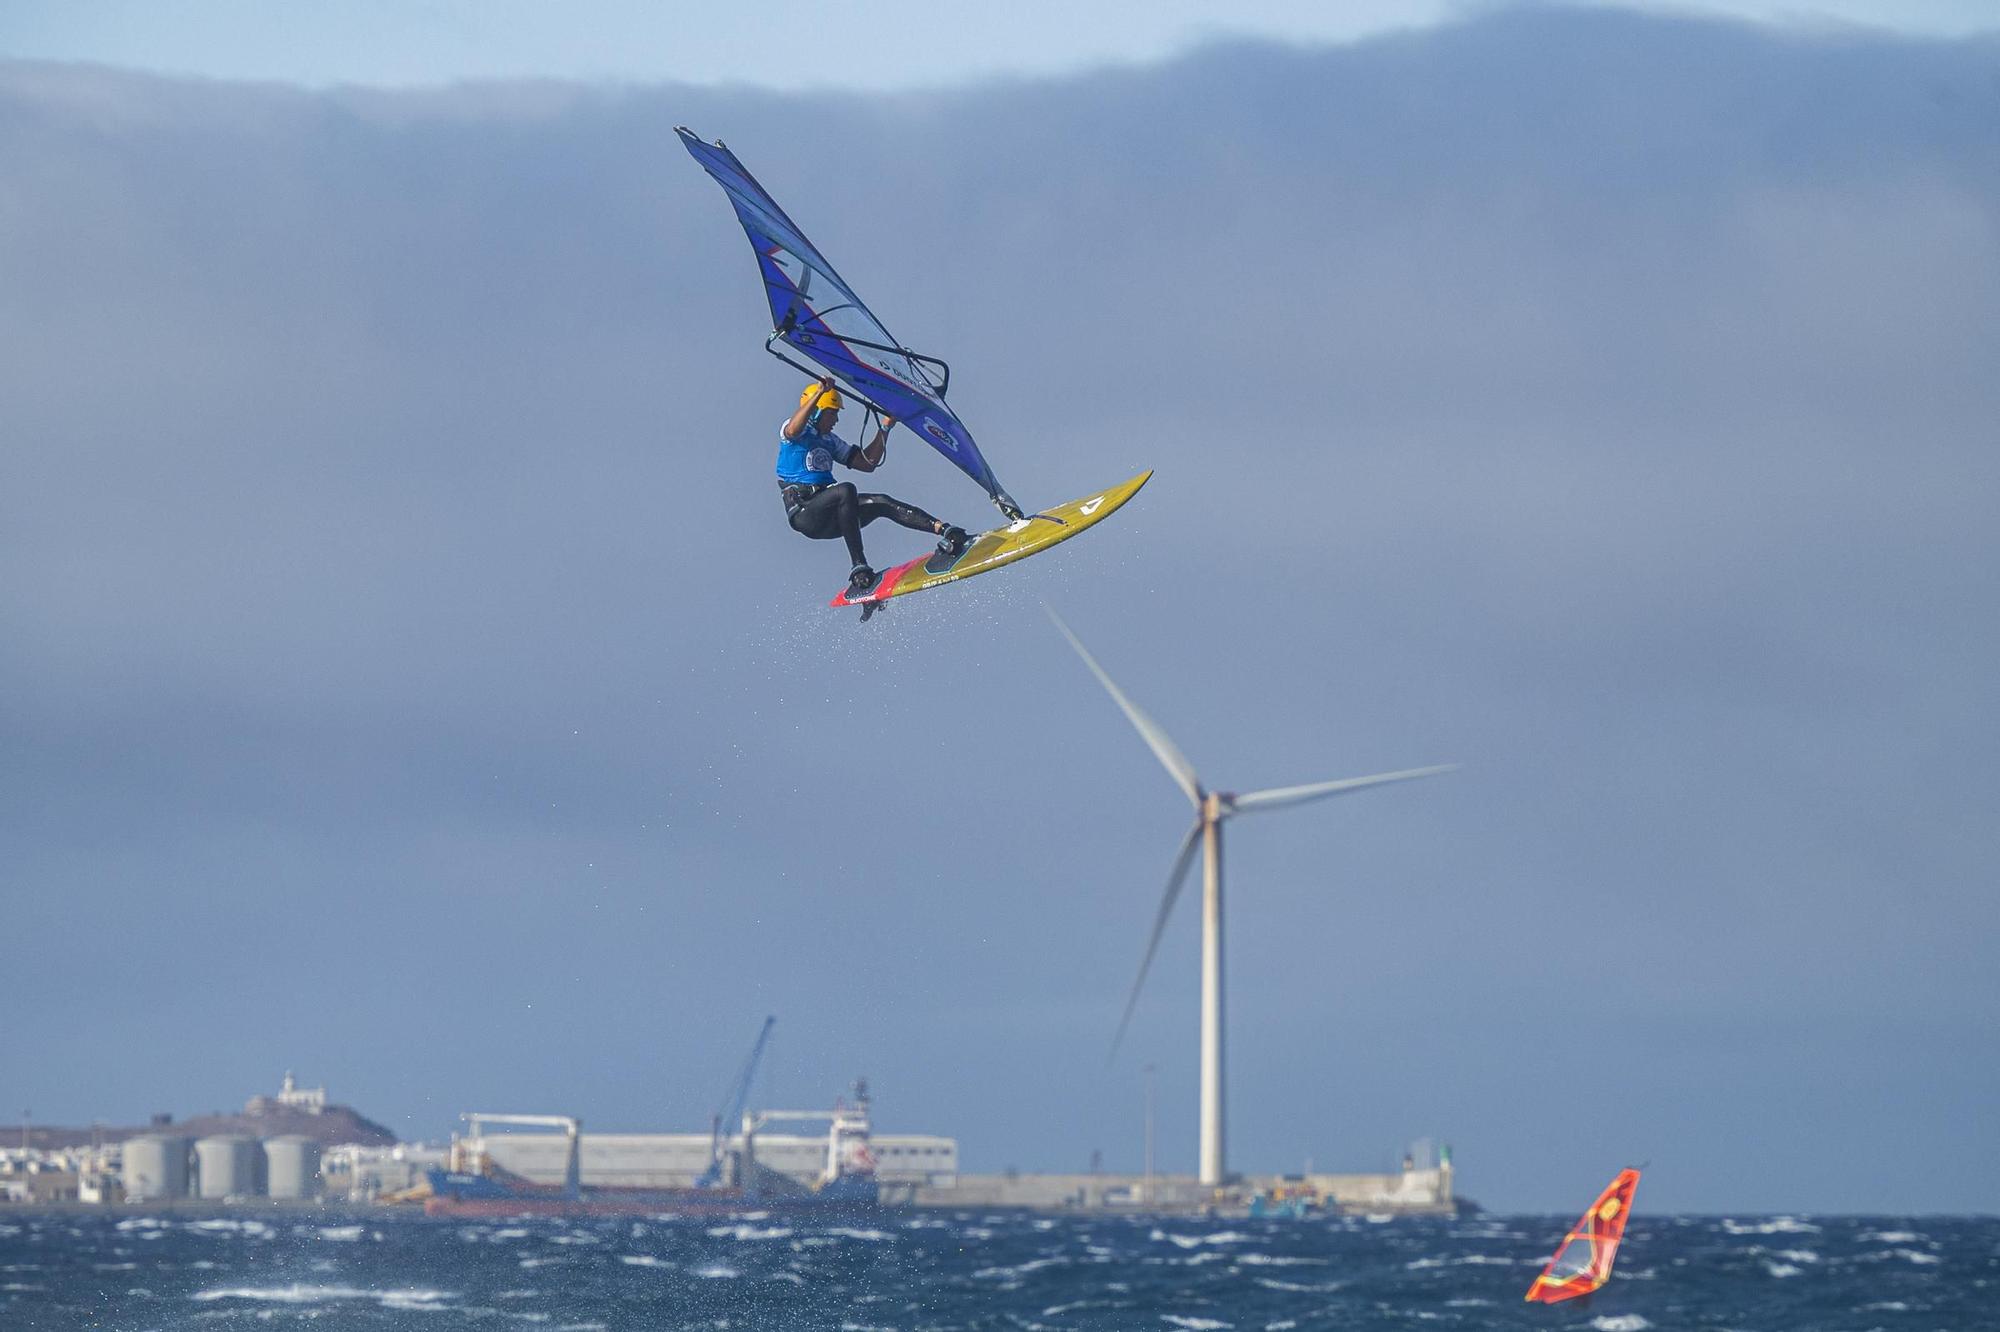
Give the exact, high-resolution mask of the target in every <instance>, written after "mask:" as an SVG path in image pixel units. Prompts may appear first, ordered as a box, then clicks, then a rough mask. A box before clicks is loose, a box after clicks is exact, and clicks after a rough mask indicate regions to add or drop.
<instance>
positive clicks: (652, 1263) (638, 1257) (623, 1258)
mask: <svg viewBox="0 0 2000 1332" xmlns="http://www.w3.org/2000/svg"><path fill="white" fill-rule="evenodd" d="M618 1261H619V1262H621V1263H623V1264H625V1265H626V1266H627V1267H672V1266H673V1264H672V1263H670V1262H668V1261H667V1260H666V1259H664V1258H655V1257H654V1256H653V1255H652V1254H650V1253H621V1254H619V1255H618Z"/></svg>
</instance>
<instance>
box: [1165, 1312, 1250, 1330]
mask: <svg viewBox="0 0 2000 1332" xmlns="http://www.w3.org/2000/svg"><path fill="white" fill-rule="evenodd" d="M1160 1321H1161V1322H1163V1323H1172V1324H1173V1325H1174V1326H1175V1327H1184V1328H1187V1329H1188V1332H1217V1329H1220V1328H1225V1327H1235V1326H1236V1324H1234V1323H1225V1322H1223V1321H1222V1320H1221V1319H1220V1318H1192V1317H1188V1316H1186V1315H1183V1314H1161V1315H1160Z"/></svg>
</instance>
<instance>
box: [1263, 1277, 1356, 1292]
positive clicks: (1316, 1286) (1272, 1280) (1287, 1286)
mask: <svg viewBox="0 0 2000 1332" xmlns="http://www.w3.org/2000/svg"><path fill="white" fill-rule="evenodd" d="M1256 1282H1257V1284H1258V1285H1260V1286H1262V1287H1263V1288H1264V1289H1266V1290H1285V1291H1293V1292H1296V1293H1299V1294H1310V1295H1321V1294H1324V1293H1326V1292H1327V1291H1330V1290H1339V1289H1340V1287H1341V1285H1342V1284H1343V1283H1342V1282H1339V1281H1280V1280H1278V1279H1277V1278H1276V1277H1257V1278H1256Z"/></svg>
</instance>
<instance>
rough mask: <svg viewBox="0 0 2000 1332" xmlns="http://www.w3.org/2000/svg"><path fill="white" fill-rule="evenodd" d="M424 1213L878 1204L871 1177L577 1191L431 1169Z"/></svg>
mask: <svg viewBox="0 0 2000 1332" xmlns="http://www.w3.org/2000/svg"><path fill="white" fill-rule="evenodd" d="M429 1177H430V1185H431V1196H430V1197H429V1198H426V1199H425V1200H424V1214H425V1215H427V1216H449V1217H503V1216H722V1215H726V1214H728V1213H730V1212H743V1211H751V1210H756V1211H770V1212H833V1211H852V1210H865V1209H870V1208H874V1207H876V1206H877V1205H878V1202H877V1194H876V1189H875V1187H874V1182H873V1180H872V1179H871V1180H868V1181H866V1182H857V1181H852V1180H842V1181H840V1182H839V1183H838V1184H837V1185H834V1186H831V1187H829V1188H826V1189H823V1190H821V1191H820V1192H818V1193H801V1194H767V1193H753V1192H749V1191H746V1190H744V1189H735V1188H717V1189H641V1188H631V1189H627V1188H613V1187H585V1188H583V1189H581V1190H579V1191H578V1192H577V1193H575V1194H570V1193H567V1192H565V1191H564V1190H562V1189H559V1188H555V1187H553V1186H550V1185H542V1184H529V1183H526V1182H525V1181H517V1180H513V1179H496V1178H494V1177H492V1176H489V1175H468V1174H461V1173H458V1172H455V1171H444V1170H433V1171H431V1172H429Z"/></svg>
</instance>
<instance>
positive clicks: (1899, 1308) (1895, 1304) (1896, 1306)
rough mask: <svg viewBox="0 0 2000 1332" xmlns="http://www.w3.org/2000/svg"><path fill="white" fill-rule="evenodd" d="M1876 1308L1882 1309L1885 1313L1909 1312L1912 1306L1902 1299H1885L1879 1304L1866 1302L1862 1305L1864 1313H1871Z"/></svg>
mask: <svg viewBox="0 0 2000 1332" xmlns="http://www.w3.org/2000/svg"><path fill="white" fill-rule="evenodd" d="M1874 1310H1880V1311H1881V1312H1883V1313H1908V1312H1909V1311H1910V1306H1909V1305H1907V1304H1905V1303H1903V1302H1902V1301H1901V1300H1883V1301H1882V1302H1881V1303H1879V1304H1864V1305H1862V1306H1861V1311H1862V1312H1863V1313H1869V1312H1872V1311H1874Z"/></svg>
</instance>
